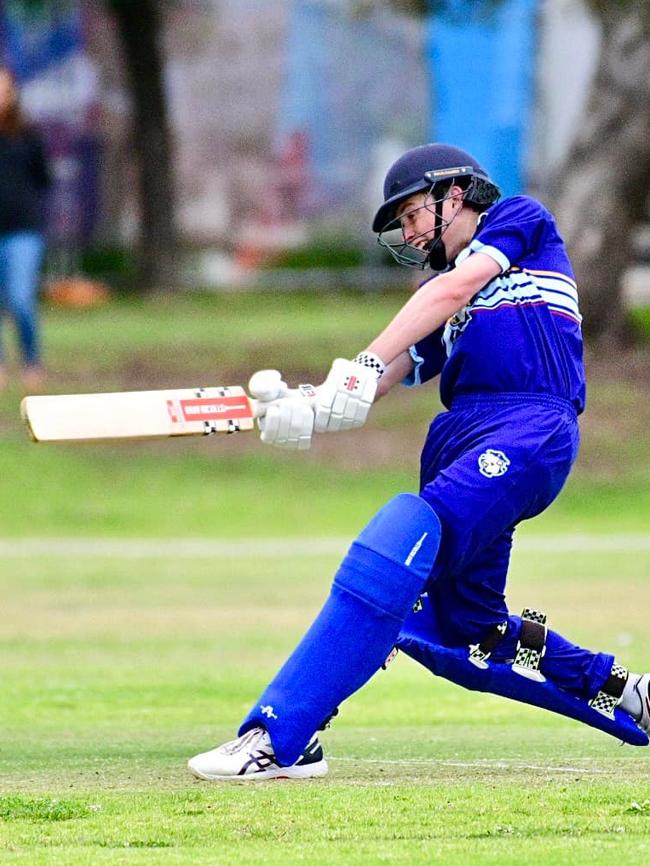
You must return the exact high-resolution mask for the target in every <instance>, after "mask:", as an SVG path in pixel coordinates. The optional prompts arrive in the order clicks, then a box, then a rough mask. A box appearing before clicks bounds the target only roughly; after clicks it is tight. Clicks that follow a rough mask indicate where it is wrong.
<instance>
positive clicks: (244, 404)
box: [168, 396, 253, 421]
mask: <svg viewBox="0 0 650 866" xmlns="http://www.w3.org/2000/svg"><path fill="white" fill-rule="evenodd" d="M177 405H178V406H179V408H180V410H181V412H182V414H183V421H219V420H221V421H230V420H232V421H235V420H237V419H241V418H252V417H253V412H252V409H251V404H250V403H249V402H248V400H247V398H246V397H241V396H240V397H196V398H194V399H190V400H179V401H178V404H177ZM168 406H169V404H168ZM169 408H170V416H171V419H172V421H176V420H180V419H177V418H175V417H174V413H173V411H172V409H171V407H169Z"/></svg>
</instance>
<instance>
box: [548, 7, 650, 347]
mask: <svg viewBox="0 0 650 866" xmlns="http://www.w3.org/2000/svg"><path fill="white" fill-rule="evenodd" d="M592 5H594V6H595V7H596V12H597V14H598V15H599V17H600V19H601V21H602V43H601V50H600V58H599V62H598V68H597V71H596V75H595V77H594V81H593V84H592V89H591V93H590V96H589V101H588V105H587V108H586V111H585V113H584V116H583V118H582V122H581V126H580V127H579V129H577V130H576V137H575V140H574V142H573V145H572V147H571V150H570V152H569V155H568V158H567V161H566V162H565V164H564V167H563V169H562V172H561V175H560V177H559V179H558V182H557V184H556V189H555V194H554V196H553V201H552V202H551V209H552V210H553V211H554V213H555V215H556V217H557V219H558V224H559V226H560V230H561V232H562V233H563V235H564V237H565V239H566V241H567V245H568V248H569V253H570V255H571V258H572V261H573V264H574V267H575V270H576V277H577V280H578V285H579V289H580V294H581V298H582V305H583V313H584V315H585V319H584V330H585V334H586V335H587V336H588V337H591V338H592V339H593V340H597V341H602V342H604V343H621V342H622V341H623V340H624V339H625V337H626V318H625V309H624V305H623V299H622V275H623V273H624V271H625V269H626V268H627V267H628V266H629V264H630V261H631V259H632V233H633V230H634V229H635V227H636V226H638V225H639V223H641V222H642V221H643V219H644V218H645V217H646V216H647V214H646V208H647V204H648V190H649V188H650V33H649V31H648V26H647V23H648V22H647V15H648V13H647V11H646V9H645V6H646V5H647V4H645V3H638V4H637V3H633V4H628V3H624V2H620V0H619V2H614V0H609V2H602V0H601V2H598V3H595V4H592Z"/></svg>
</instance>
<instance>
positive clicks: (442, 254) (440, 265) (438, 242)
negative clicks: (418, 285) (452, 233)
mask: <svg viewBox="0 0 650 866" xmlns="http://www.w3.org/2000/svg"><path fill="white" fill-rule="evenodd" d="M448 197H449V196H448V195H446V196H443V197H442V198H439V199H436V200H435V215H436V223H435V228H434V230H433V241H432V243H431V246H430V248H429V255H428V256H427V261H428V262H429V267H430V268H431V270H432V271H444V269H445V268H446V267H447V266H448V264H449V262H448V260H447V251H446V249H445V245H444V243H443V241H442V236H443V234H444V233H445V232H446V231H447V229H448V228H449V226H450V225H451V224H452V223H453V221H454V220H455V219H456V217H457V216H458V214H459V213H460V212H461V211H462V209H463V204H462V201H461V205H460V207H459V208H458V210H457V211H456V213H455V214H454V215H453V217H452V218H451V219H450V220H449V222H448V223H446V224H445V226H444V228H443V224H442V206H443V204H444V203H445V201H446V200H447V198H448Z"/></svg>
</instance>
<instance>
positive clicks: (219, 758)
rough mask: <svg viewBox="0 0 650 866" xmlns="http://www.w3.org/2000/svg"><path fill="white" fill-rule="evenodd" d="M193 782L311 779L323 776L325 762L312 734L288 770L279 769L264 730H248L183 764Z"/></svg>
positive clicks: (316, 740)
mask: <svg viewBox="0 0 650 866" xmlns="http://www.w3.org/2000/svg"><path fill="white" fill-rule="evenodd" d="M187 766H188V768H189V771H190V773H192V774H193V775H194V776H196V777H197V779H204V780H205V781H210V782H214V781H221V780H226V779H235V780H240V781H248V780H256V779H258V780H259V779H313V778H320V777H321V776H325V775H327V770H328V767H327V761H326V760H325V758H324V756H323V749H322V747H321V745H320V743H319V742H318V737H316V735H314V737H312V739H311V740H310V742H309V744H308V745H307V747H306V748H305V751H304V752H303V753H302V755H301V756H300V758H298V760H297V761H296V763H295V764H292V765H291V766H290V767H281V766H280V765H279V764H278V763H277V762H276V758H275V754H274V752H273V746H272V745H271V738H270V737H269V735H268V733H267V732H266V730H265V729H264V728H252V729H251V730H250V731H247V732H246V733H245V734H243V735H242V736H241V737H238V738H237V739H236V740H231V741H230V742H229V743H224V744H223V746H219V747H218V748H216V749H211V750H210V751H209V752H202V753H201V754H200V755H195V756H194V757H193V758H190V760H189V761H188V762H187Z"/></svg>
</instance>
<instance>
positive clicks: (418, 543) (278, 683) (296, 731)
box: [239, 493, 440, 766]
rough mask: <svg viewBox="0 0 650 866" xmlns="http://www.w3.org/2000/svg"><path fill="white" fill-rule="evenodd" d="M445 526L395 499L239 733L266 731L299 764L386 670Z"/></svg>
mask: <svg viewBox="0 0 650 866" xmlns="http://www.w3.org/2000/svg"><path fill="white" fill-rule="evenodd" d="M439 543H440V522H439V520H438V518H437V516H436V514H435V512H434V511H433V509H432V508H431V506H429V505H428V504H427V503H426V502H425V501H424V499H421V498H420V497H419V496H415V495H414V494H411V493H402V494H400V495H399V496H396V497H395V498H394V499H391V500H390V502H388V503H387V504H386V505H385V506H384V507H383V508H382V509H381V511H379V512H378V514H377V515H376V516H375V517H374V518H373V519H372V520H371V521H370V523H369V524H368V526H366V528H365V529H364V530H363V531H362V532H361V535H360V536H359V538H358V539H357V540H356V541H355V542H354V543H353V544H352V546H351V547H350V550H349V551H348V553H347V555H346V557H345V559H344V560H343V562H342V563H341V566H340V568H339V570H338V572H337V574H336V576H335V578H334V583H333V585H332V590H331V593H330V596H329V598H328V599H327V601H326V603H325V605H324V607H323V608H322V610H321V612H320V613H319V614H318V616H317V617H316V619H315V621H314V623H313V624H312V626H311V628H310V629H309V631H308V632H307V634H306V635H305V636H304V638H303V639H302V641H301V642H300V644H299V645H298V646H297V647H296V649H295V650H294V652H293V653H292V655H291V656H290V657H289V659H288V660H287V661H286V662H285V664H284V666H283V667H282V669H281V670H280V671H279V673H278V674H277V676H276V677H275V679H274V680H273V681H272V682H271V684H270V685H269V686H268V687H267V689H266V690H265V692H264V693H263V694H262V696H261V697H260V699H259V701H257V703H256V704H255V706H254V707H253V708H252V710H251V711H250V713H249V714H248V716H247V717H246V719H245V720H244V722H243V723H242V726H241V728H240V730H239V733H240V734H243V733H245V732H246V731H248V730H250V729H251V728H253V727H256V726H258V725H261V726H262V727H265V728H266V729H267V731H268V732H269V735H270V737H271V741H272V743H273V748H274V750H275V754H276V757H277V758H278V760H279V762H280V763H281V764H283V765H284V766H289V765H290V764H293V763H295V761H296V760H297V759H298V757H299V756H300V754H301V752H302V751H303V749H304V748H305V746H306V745H307V743H308V742H309V740H310V738H311V737H312V735H313V734H314V731H316V730H317V729H318V727H319V726H320V725H321V723H322V722H323V721H324V720H325V719H326V718H327V717H328V716H329V715H330V714H331V713H332V711H333V710H334V709H335V708H336V707H337V706H338V705H339V704H340V703H341V701H343V700H345V699H346V698H348V697H349V696H350V695H351V694H353V692H355V691H357V689H359V688H361V686H362V685H364V683H366V682H367V681H368V680H369V679H370V677H371V676H372V675H373V674H374V673H375V672H376V671H377V670H378V669H379V668H380V667H381V665H382V664H383V662H384V661H385V659H386V656H387V655H388V653H389V652H390V651H391V649H392V648H393V646H394V644H395V641H396V640H397V637H398V635H399V632H400V629H401V627H402V625H403V623H404V620H405V619H406V617H407V616H408V614H409V613H410V611H411V609H412V607H413V605H414V603H415V601H416V600H417V598H418V596H419V594H420V593H421V591H422V588H423V587H424V584H425V582H426V580H427V578H428V577H429V574H430V572H431V568H432V567H433V562H434V560H435V557H436V554H437V552H438V546H439Z"/></svg>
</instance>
